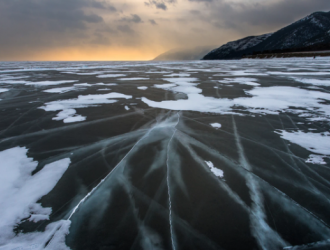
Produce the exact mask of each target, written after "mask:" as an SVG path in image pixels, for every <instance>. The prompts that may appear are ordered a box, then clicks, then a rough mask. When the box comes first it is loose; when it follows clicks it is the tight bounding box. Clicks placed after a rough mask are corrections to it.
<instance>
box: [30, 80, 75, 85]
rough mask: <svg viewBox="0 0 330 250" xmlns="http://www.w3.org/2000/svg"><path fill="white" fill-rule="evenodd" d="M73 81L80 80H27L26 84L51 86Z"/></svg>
mask: <svg viewBox="0 0 330 250" xmlns="http://www.w3.org/2000/svg"><path fill="white" fill-rule="evenodd" d="M72 82H78V80H65V81H42V82H25V85H40V86H51V85H59V84H64V83H72Z"/></svg>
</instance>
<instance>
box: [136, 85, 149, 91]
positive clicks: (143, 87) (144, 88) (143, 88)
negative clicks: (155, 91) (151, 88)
mask: <svg viewBox="0 0 330 250" xmlns="http://www.w3.org/2000/svg"><path fill="white" fill-rule="evenodd" d="M137 88H138V89H141V90H146V89H148V87H146V86H140V87H137Z"/></svg>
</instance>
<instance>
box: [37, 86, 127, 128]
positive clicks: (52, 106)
mask: <svg viewBox="0 0 330 250" xmlns="http://www.w3.org/2000/svg"><path fill="white" fill-rule="evenodd" d="M113 98H125V99H130V98H132V96H129V95H124V94H120V93H115V92H113V93H108V94H103V95H102V94H100V95H80V96H78V98H76V99H68V100H59V101H53V102H48V103H45V106H42V107H40V109H44V110H45V111H59V110H61V112H59V113H58V114H57V116H56V117H54V118H53V120H63V121H64V123H70V122H79V121H84V120H86V117H83V116H81V115H76V110H75V109H77V108H87V107H96V106H98V105H100V104H110V103H115V102H117V100H109V99H113Z"/></svg>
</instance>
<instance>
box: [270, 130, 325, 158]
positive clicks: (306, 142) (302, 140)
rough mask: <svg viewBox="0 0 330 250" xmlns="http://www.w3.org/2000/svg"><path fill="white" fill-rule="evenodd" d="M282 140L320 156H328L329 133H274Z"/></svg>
mask: <svg viewBox="0 0 330 250" xmlns="http://www.w3.org/2000/svg"><path fill="white" fill-rule="evenodd" d="M276 133H277V134H279V135H280V136H281V137H282V138H283V139H285V140H288V141H290V142H292V143H295V144H298V145H299V146H301V147H303V148H305V149H307V150H309V151H311V152H313V153H316V154H321V155H330V132H324V133H312V132H308V133H305V132H303V131H296V132H287V131H285V130H278V131H276Z"/></svg>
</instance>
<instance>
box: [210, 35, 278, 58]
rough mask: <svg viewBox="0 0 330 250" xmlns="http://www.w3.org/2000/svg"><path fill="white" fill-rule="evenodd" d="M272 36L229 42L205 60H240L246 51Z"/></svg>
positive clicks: (252, 37)
mask: <svg viewBox="0 0 330 250" xmlns="http://www.w3.org/2000/svg"><path fill="white" fill-rule="evenodd" d="M271 35H272V33H270V34H264V35H261V36H249V37H245V38H243V39H240V40H237V41H233V42H229V43H227V44H225V45H222V46H221V47H220V48H217V49H215V50H212V51H211V52H209V53H208V54H207V55H206V56H205V57H204V58H203V59H232V58H240V57H241V56H242V55H243V54H244V51H246V50H247V49H250V48H253V47H255V46H256V45H258V44H260V43H261V42H263V41H264V40H266V39H267V38H268V37H270V36H271Z"/></svg>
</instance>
